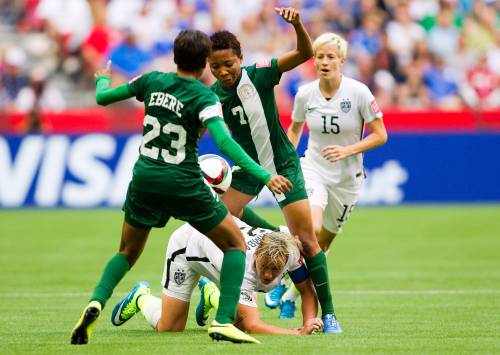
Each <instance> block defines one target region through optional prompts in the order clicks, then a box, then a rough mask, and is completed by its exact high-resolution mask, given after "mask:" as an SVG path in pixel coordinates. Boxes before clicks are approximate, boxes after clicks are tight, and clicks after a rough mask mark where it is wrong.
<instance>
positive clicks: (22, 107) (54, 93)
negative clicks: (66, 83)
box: [16, 66, 66, 112]
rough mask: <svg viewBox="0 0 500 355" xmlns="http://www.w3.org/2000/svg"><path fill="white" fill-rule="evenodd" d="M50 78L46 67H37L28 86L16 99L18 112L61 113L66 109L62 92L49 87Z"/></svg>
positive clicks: (30, 75)
mask: <svg viewBox="0 0 500 355" xmlns="http://www.w3.org/2000/svg"><path fill="white" fill-rule="evenodd" d="M48 78H49V76H48V73H47V70H46V69H45V68H44V67H41V66H37V67H35V68H33V69H32V70H31V72H30V74H29V82H28V85H27V86H25V87H24V88H23V89H21V91H19V94H18V95H17V98H16V108H17V110H18V111H20V112H32V111H37V112H39V111H61V110H63V109H65V108H66V103H65V102H64V98H63V96H62V93H61V91H60V90H59V89H58V88H57V87H55V86H53V85H48Z"/></svg>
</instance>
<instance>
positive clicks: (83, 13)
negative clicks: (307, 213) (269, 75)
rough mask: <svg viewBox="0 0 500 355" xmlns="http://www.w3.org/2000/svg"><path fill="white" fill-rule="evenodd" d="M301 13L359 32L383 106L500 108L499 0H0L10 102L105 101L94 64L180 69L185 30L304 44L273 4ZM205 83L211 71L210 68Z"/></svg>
mask: <svg viewBox="0 0 500 355" xmlns="http://www.w3.org/2000/svg"><path fill="white" fill-rule="evenodd" d="M283 6H294V7H296V8H298V9H300V11H301V17H302V20H303V22H304V23H305V24H306V27H307V29H308V31H309V34H310V36H311V38H313V39H314V38H315V37H317V36H318V35H319V34H321V33H323V32H327V31H332V32H337V33H339V34H341V35H343V36H344V37H345V38H346V39H347V40H348V41H349V46H350V47H349V51H348V60H347V62H346V64H345V65H344V68H343V71H344V73H345V74H346V75H347V76H350V77H352V78H355V79H357V80H360V81H362V82H364V83H365V84H367V85H368V86H369V88H370V89H371V90H372V92H373V93H374V94H375V96H376V98H377V101H378V103H379V105H380V106H381V107H383V108H388V107H397V108H402V109H411V110H418V109H428V108H436V109H461V108H464V107H470V108H471V109H473V110H488V109H495V108H496V109H498V108H500V89H499V82H500V31H499V27H500V11H499V10H500V1H495V0H477V1H472V0H408V1H405V0H385V1H383V0H379V1H377V0H295V1H293V0H288V1H287V0H274V1H264V0H238V1H233V0H71V1H67V0H0V73H1V80H0V107H1V108H3V109H7V110H13V111H21V112H31V111H33V110H34V109H37V110H47V111H57V110H63V109H65V108H66V107H74V106H78V107H81V106H92V105H95V99H94V94H95V89H94V88H95V86H94V83H93V73H94V71H95V70H96V69H97V68H99V67H101V66H102V65H103V63H104V62H105V61H106V60H107V59H108V58H110V59H111V60H112V62H113V81H114V82H113V85H117V84H120V83H122V82H125V81H128V80H130V79H131V78H133V77H135V76H137V75H138V74H140V73H142V72H146V71H150V70H161V71H169V70H173V69H174V68H175V67H174V63H173V55H172V47H173V39H174V38H175V36H176V35H177V33H178V32H179V31H180V30H182V29H186V28H196V29H200V30H202V31H205V32H207V33H211V32H213V31H216V30H219V29H223V28H224V29H228V30H230V31H232V32H234V33H236V34H237V36H238V38H239V39H240V41H241V42H242V45H243V50H244V52H245V53H247V56H246V57H245V58H244V63H254V62H255V61H257V60H259V59H262V58H269V57H272V56H275V55H277V54H279V53H283V52H285V51H286V50H289V49H290V48H291V47H293V46H294V44H295V34H294V32H293V30H292V29H291V28H290V26H286V24H285V22H284V21H283V20H281V19H280V18H279V17H278V16H275V14H274V12H273V8H274V7H283ZM314 78H315V71H314V67H313V64H312V61H309V62H308V63H306V64H304V65H301V66H300V67H298V68H297V69H295V70H293V71H291V72H289V73H286V74H284V76H283V79H282V81H281V84H280V85H279V87H278V89H277V93H276V95H277V98H278V101H279V103H280V106H281V107H286V108H287V109H288V110H289V109H290V108H291V107H292V103H293V97H294V95H295V93H296V92H297V88H298V87H299V86H300V85H301V84H303V83H305V82H308V81H311V80H314ZM203 80H204V82H206V83H207V84H210V83H212V82H213V80H214V79H213V77H212V76H211V74H210V73H209V71H208V70H207V71H206V73H205V76H204V77H203Z"/></svg>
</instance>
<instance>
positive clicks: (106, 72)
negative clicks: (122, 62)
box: [94, 60, 111, 79]
mask: <svg viewBox="0 0 500 355" xmlns="http://www.w3.org/2000/svg"><path fill="white" fill-rule="evenodd" d="M102 75H108V76H111V61H110V60H108V62H107V63H106V67H105V68H101V69H97V71H96V72H95V73H94V78H95V79H97V78H98V77H99V76H102Z"/></svg>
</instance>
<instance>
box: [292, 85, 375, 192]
mask: <svg viewBox="0 0 500 355" xmlns="http://www.w3.org/2000/svg"><path fill="white" fill-rule="evenodd" d="M377 118H382V112H381V111H380V109H379V108H378V106H377V103H376V101H375V98H374V97H373V95H372V93H371V92H370V90H369V89H368V87H367V86H366V85H364V84H363V83H360V82H359V81H356V80H354V79H351V78H347V77H345V76H342V81H341V83H340V87H339V89H338V91H337V93H336V94H335V96H334V97H332V98H330V99H329V100H327V99H326V98H325V97H324V96H323V94H322V93H321V91H320V89H319V80H315V81H313V82H312V83H309V84H306V85H303V86H301V87H300V88H299V91H298V92H297V95H296V96H295V103H294V108H293V113H292V120H293V121H295V122H304V121H305V122H306V123H307V126H308V127H309V143H308V148H307V150H306V153H305V159H306V160H307V161H308V162H310V163H311V165H312V166H314V167H315V168H316V169H318V172H319V173H320V174H321V175H322V176H324V177H325V179H326V180H327V182H328V183H338V182H346V181H347V180H350V179H355V177H356V175H358V176H359V173H360V172H362V171H363V155H362V154H356V155H354V156H351V157H348V158H346V159H343V160H340V161H337V162H335V163H331V162H329V161H327V160H326V159H325V158H323V154H322V152H321V150H322V149H323V148H324V147H325V146H327V145H341V146H347V145H350V144H354V143H356V142H359V141H360V140H361V139H362V138H363V134H364V132H363V130H364V124H365V123H368V122H371V121H373V120H374V119H377Z"/></svg>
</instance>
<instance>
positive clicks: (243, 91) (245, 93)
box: [238, 84, 256, 100]
mask: <svg viewBox="0 0 500 355" xmlns="http://www.w3.org/2000/svg"><path fill="white" fill-rule="evenodd" d="M255 93H256V91H255V88H254V87H253V86H252V85H250V84H243V85H241V86H240V87H239V88H238V96H239V97H240V98H241V99H243V100H248V99H250V98H252V97H253V96H254V95H255Z"/></svg>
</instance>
